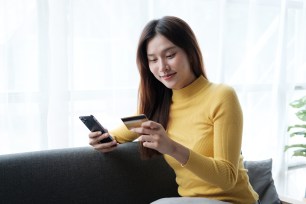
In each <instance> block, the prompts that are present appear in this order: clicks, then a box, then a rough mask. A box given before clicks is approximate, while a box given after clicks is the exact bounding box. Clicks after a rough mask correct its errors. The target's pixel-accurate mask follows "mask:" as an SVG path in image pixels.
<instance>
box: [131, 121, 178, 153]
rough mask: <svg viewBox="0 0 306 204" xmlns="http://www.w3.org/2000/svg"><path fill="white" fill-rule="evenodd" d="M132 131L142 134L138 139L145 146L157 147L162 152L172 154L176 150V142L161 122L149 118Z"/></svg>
mask: <svg viewBox="0 0 306 204" xmlns="http://www.w3.org/2000/svg"><path fill="white" fill-rule="evenodd" d="M131 131H133V132H136V133H138V134H140V137H139V138H138V139H139V141H142V142H143V146H144V147H147V148H150V149H155V150H157V151H159V152H160V153H162V154H171V153H172V152H174V150H175V142H174V141H173V140H171V139H170V138H169V137H168V135H167V133H166V131H165V129H164V127H163V126H162V125H161V124H159V123H156V122H154V121H150V120H149V121H146V122H143V123H142V125H141V127H138V128H134V129H132V130H131Z"/></svg>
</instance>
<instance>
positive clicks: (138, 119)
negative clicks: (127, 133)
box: [121, 114, 148, 130]
mask: <svg viewBox="0 0 306 204" xmlns="http://www.w3.org/2000/svg"><path fill="white" fill-rule="evenodd" d="M121 120H122V122H123V123H124V124H125V126H126V127H127V128H128V129H129V130H130V129H132V128H136V127H140V126H141V123H143V122H145V121H147V120H148V118H147V116H146V115H145V114H140V115H136V116H129V117H124V118H121Z"/></svg>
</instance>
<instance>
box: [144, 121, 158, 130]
mask: <svg viewBox="0 0 306 204" xmlns="http://www.w3.org/2000/svg"><path fill="white" fill-rule="evenodd" d="M141 127H145V128H150V129H159V128H160V127H161V124H159V123H157V122H154V121H152V120H148V121H146V122H143V123H142V124H141Z"/></svg>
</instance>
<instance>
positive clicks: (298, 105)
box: [290, 96, 306, 108]
mask: <svg viewBox="0 0 306 204" xmlns="http://www.w3.org/2000/svg"><path fill="white" fill-rule="evenodd" d="M290 106H292V107H293V108H301V107H303V106H306V96H304V97H302V98H300V99H298V100H294V101H292V102H291V103H290Z"/></svg>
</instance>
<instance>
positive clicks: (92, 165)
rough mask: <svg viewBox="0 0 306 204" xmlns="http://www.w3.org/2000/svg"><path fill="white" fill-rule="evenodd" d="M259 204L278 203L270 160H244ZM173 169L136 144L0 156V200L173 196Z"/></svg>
mask: <svg viewBox="0 0 306 204" xmlns="http://www.w3.org/2000/svg"><path fill="white" fill-rule="evenodd" d="M245 166H246V168H248V170H249V177H250V181H251V183H252V185H253V187H254V188H255V190H256V191H257V192H258V193H259V195H260V197H261V200H262V204H274V203H280V201H279V199H278V196H277V193H276V190H275V187H274V184H273V179H272V175H271V168H272V161H271V160H264V161H247V162H245ZM175 196H178V194H177V185H176V183H175V175H174V172H173V171H172V169H171V168H170V167H169V166H168V165H167V163H166V162H165V161H164V159H163V157H162V156H158V157H155V158H153V159H151V160H141V159H140V156H139V152H138V143H136V142H132V143H125V144H121V145H119V146H118V148H117V149H116V150H115V151H113V152H110V153H107V154H103V153H100V152H97V151H95V150H94V149H92V148H91V147H80V148H67V149H59V150H48V151H37V152H30V153H19V154H10V155H1V156H0V203H5V204H13V203H40V204H41V203H44V204H46V203H67V204H69V203H92V204H94V203H112V204H116V203H136V204H142V203H144V204H147V203H150V202H152V201H154V200H157V199H159V198H164V197H175Z"/></svg>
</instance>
